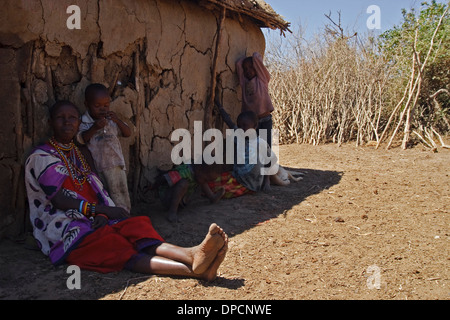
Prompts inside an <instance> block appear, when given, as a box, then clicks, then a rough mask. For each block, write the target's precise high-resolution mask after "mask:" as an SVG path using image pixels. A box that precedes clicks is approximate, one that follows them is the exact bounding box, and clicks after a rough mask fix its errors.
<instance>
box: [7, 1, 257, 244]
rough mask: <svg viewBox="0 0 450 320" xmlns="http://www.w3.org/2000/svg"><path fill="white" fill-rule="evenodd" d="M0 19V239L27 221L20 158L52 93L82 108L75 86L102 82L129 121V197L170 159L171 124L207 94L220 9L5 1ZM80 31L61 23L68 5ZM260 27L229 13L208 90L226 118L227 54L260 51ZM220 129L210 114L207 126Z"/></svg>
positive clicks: (187, 116) (192, 114) (233, 97)
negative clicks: (78, 11)
mask: <svg viewBox="0 0 450 320" xmlns="http://www.w3.org/2000/svg"><path fill="white" fill-rule="evenodd" d="M2 4H3V8H2V15H3V17H2V22H1V24H0V82H1V85H0V97H1V100H2V103H1V104H0V113H1V115H2V116H1V117H2V118H1V119H2V125H1V126H0V139H1V142H2V146H1V149H0V179H1V183H0V238H1V237H2V236H5V235H13V236H15V235H18V234H20V233H22V232H23V231H24V229H26V224H27V223H28V221H27V219H28V218H27V206H28V205H27V203H26V194H25V186H24V181H23V163H24V161H25V159H26V157H27V156H28V153H29V152H30V150H31V149H32V147H33V146H34V145H36V144H38V143H40V142H42V141H44V140H45V139H46V137H48V136H49V135H50V134H51V133H50V132H49V129H48V126H47V121H48V108H49V107H50V106H51V105H52V104H53V103H54V102H55V101H56V100H60V99H68V100H71V101H73V102H74V103H75V104H77V105H78V106H79V108H80V109H81V110H82V111H83V112H84V110H85V108H84V101H83V92H84V89H85V88H86V86H87V85H88V84H90V83H92V82H100V83H103V84H105V85H106V86H107V87H108V88H109V90H110V93H111V97H112V103H111V109H112V110H113V111H116V112H117V113H118V114H119V115H120V116H121V117H122V119H123V120H125V121H126V122H127V123H128V124H129V125H130V126H131V127H132V129H133V132H134V134H133V135H132V136H131V137H129V138H121V142H122V146H123V151H124V154H125V158H126V162H127V169H128V181H129V188H130V192H131V194H132V198H133V199H135V200H137V201H140V200H142V197H143V196H144V195H143V194H142V193H141V190H142V188H143V187H145V186H146V185H147V184H148V182H149V181H151V180H152V179H153V178H154V176H155V173H156V168H160V169H168V168H169V167H170V166H171V159H170V152H171V149H172V146H173V145H174V144H175V142H174V143H172V142H171V141H170V135H171V133H172V132H173V130H175V129H178V128H186V129H189V130H190V132H191V133H192V134H193V126H194V121H197V120H200V121H202V120H203V118H204V109H205V105H206V103H207V101H208V97H209V94H210V88H209V86H210V81H211V70H212V62H213V56H214V50H215V41H216V37H217V24H218V20H219V13H218V12H213V11H210V10H207V9H205V8H203V7H200V6H198V5H197V3H196V2H195V1H184V0H135V1H125V0H104V1H88V0H76V1H74V0H69V1H66V0H64V1H52V0H26V1H25V0H24V1H12V0H7V1H4V2H3V3H2ZM73 4H76V5H78V6H79V7H80V9H81V29H79V30H76V29H74V30H69V29H68V28H67V27H66V21H67V18H68V17H69V16H70V14H67V13H66V9H67V7H68V6H69V5H73ZM264 48H265V42H264V36H263V34H262V33H261V30H260V29H259V28H258V27H257V26H256V25H255V24H254V23H252V21H251V20H250V18H246V17H243V16H241V17H235V18H233V17H232V16H231V17H230V16H228V17H227V19H226V21H225V24H224V27H223V33H222V41H221V43H220V46H219V50H220V52H219V55H218V63H217V89H216V96H217V97H218V98H219V100H221V102H222V103H223V105H224V106H225V108H227V109H228V110H229V111H230V113H231V115H232V117H234V118H235V117H236V116H237V115H238V113H239V110H240V88H239V86H238V81H237V77H236V75H235V61H236V60H237V59H238V58H240V57H242V56H244V55H250V54H251V53H253V52H254V51H260V52H264ZM214 124H215V126H216V127H219V129H225V126H224V125H223V124H222V123H221V121H220V120H218V119H216V118H214V117H213V125H214Z"/></svg>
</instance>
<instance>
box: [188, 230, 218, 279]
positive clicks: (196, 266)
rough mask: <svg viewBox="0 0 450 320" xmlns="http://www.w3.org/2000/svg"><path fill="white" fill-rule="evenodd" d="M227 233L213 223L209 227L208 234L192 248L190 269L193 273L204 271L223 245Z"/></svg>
mask: <svg viewBox="0 0 450 320" xmlns="http://www.w3.org/2000/svg"><path fill="white" fill-rule="evenodd" d="M226 239H227V235H226V234H225V232H223V230H222V229H221V228H220V227H219V226H218V225H217V224H215V223H213V224H212V225H211V226H210V227H209V231H208V234H207V235H206V237H205V239H204V240H203V242H202V243H200V245H198V246H197V247H196V248H195V249H194V254H193V263H192V270H193V271H194V273H197V274H202V273H204V272H205V271H206V270H207V269H208V267H209V266H210V265H211V263H212V262H213V261H214V259H215V258H216V256H217V252H219V250H220V249H221V248H222V247H223V246H224V244H225V240H226Z"/></svg>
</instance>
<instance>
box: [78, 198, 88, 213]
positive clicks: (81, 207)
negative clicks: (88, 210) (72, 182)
mask: <svg viewBox="0 0 450 320" xmlns="http://www.w3.org/2000/svg"><path fill="white" fill-rule="evenodd" d="M85 202H86V201H84V200H81V202H80V206H79V207H78V211H79V212H81V213H83V211H82V210H83V204H84V203H85Z"/></svg>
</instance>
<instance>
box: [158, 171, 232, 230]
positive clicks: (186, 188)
mask: <svg viewBox="0 0 450 320" xmlns="http://www.w3.org/2000/svg"><path fill="white" fill-rule="evenodd" d="M220 173H221V165H217V164H212V165H207V164H181V165H178V166H175V167H174V168H173V169H172V170H170V171H167V172H163V173H161V174H160V175H159V176H158V177H157V178H156V181H155V184H154V185H153V186H152V189H154V190H157V192H158V196H159V198H160V200H161V202H162V203H163V205H164V206H165V207H166V208H167V210H168V212H167V219H168V220H169V221H170V222H175V221H177V219H178V210H179V209H180V208H184V207H185V206H186V205H187V204H188V202H189V200H190V198H191V197H192V195H193V194H194V192H195V191H196V190H197V187H199V186H200V188H201V191H202V192H203V193H204V195H205V196H206V197H207V198H208V199H209V201H210V202H211V203H217V202H218V201H219V200H220V199H221V198H222V196H223V195H224V193H225V189H224V188H217V190H215V192H213V191H212V190H211V189H210V187H209V186H208V182H209V181H213V180H214V179H216V178H217V177H218V176H219V175H220Z"/></svg>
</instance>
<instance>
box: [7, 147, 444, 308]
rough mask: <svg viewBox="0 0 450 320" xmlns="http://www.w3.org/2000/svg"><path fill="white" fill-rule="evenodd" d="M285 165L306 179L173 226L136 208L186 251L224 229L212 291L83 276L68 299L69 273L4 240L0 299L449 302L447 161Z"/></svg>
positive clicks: (384, 157) (301, 160) (351, 152)
mask: <svg viewBox="0 0 450 320" xmlns="http://www.w3.org/2000/svg"><path fill="white" fill-rule="evenodd" d="M280 162H281V164H282V165H283V166H285V167H287V168H290V169H291V170H294V171H299V172H302V173H304V179H303V180H302V181H300V182H297V183H292V184H291V185H290V186H287V187H279V186H273V187H272V192H271V193H268V194H266V193H261V194H256V195H247V196H243V197H241V198H238V199H233V200H223V201H221V202H220V203H219V204H217V205H210V204H208V203H207V201H206V200H205V199H203V198H200V197H199V198H197V199H196V201H195V203H192V204H191V205H190V206H189V207H188V208H186V209H185V210H184V211H183V212H182V214H180V222H178V223H177V224H170V223H168V222H166V220H165V218H164V213H163V211H162V209H161V206H160V205H159V203H158V202H153V201H149V202H148V203H143V204H141V205H139V207H138V208H136V212H137V214H148V215H150V217H151V218H152V221H153V224H154V225H155V227H156V228H157V230H158V231H159V232H160V233H161V235H162V236H163V237H164V238H165V239H166V240H167V241H169V242H171V243H174V244H178V245H181V246H191V245H195V244H197V243H199V242H200V241H201V240H202V239H203V237H204V234H205V233H206V231H207V229H208V226H209V224H210V223H211V222H217V223H218V224H219V225H220V226H221V227H223V229H224V230H225V231H226V232H227V233H228V235H229V237H230V246H229V247H230V249H229V252H228V254H227V257H226V259H225V261H224V263H223V264H222V266H221V268H220V269H219V272H220V274H219V276H218V278H217V279H216V280H215V281H213V282H211V283H206V282H204V281H199V280H194V279H183V278H172V277H160V276H148V275H142V274H134V273H131V272H128V271H122V272H119V273H112V274H99V273H95V272H88V271H81V289H80V290H77V289H74V290H69V289H68V288H67V285H66V281H67V279H68V277H69V276H70V274H68V273H67V266H61V267H57V268H55V267H53V266H52V265H51V264H50V262H49V260H48V259H47V258H46V257H44V256H43V255H42V254H41V253H40V252H39V251H35V250H31V249H27V246H26V245H25V244H23V243H16V242H13V241H11V240H6V239H5V240H2V241H1V242H0V259H1V260H0V270H1V272H0V299H3V300H9V299H20V300H22V299H86V300H97V299H105V300H117V299H123V300H136V299H146V300H149V299H151V300H154V299H156V300H160V299H161V300H162V299H167V300H180V299H183V300H196V299H202V300H205V299H209V300H219V299H220V300H221V299H224V300H254V299H259V300H266V299H275V300H290V299H294V300H309V299H315V300H316V299H317V300H326V299H339V300H348V299H352V300H353V299H357V300H391V299H393V300H397V299H399V300H403V299H417V300H425V299H427V300H428V299H439V300H448V299H449V298H450V287H449V286H450V282H449V259H450V255H449V247H450V246H449V240H450V230H449V225H450V224H449V223H450V215H449V214H450V177H449V174H450V150H445V149H439V152H437V153H432V152H430V151H426V150H424V149H423V148H422V147H421V146H417V147H415V148H413V149H409V150H401V149H400V148H395V149H391V150H389V151H386V150H384V149H379V150H374V148H373V147H359V148H357V147H355V146H353V145H344V146H341V147H338V146H336V145H323V146H309V145H287V146H281V147H280ZM377 280H379V282H377Z"/></svg>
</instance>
